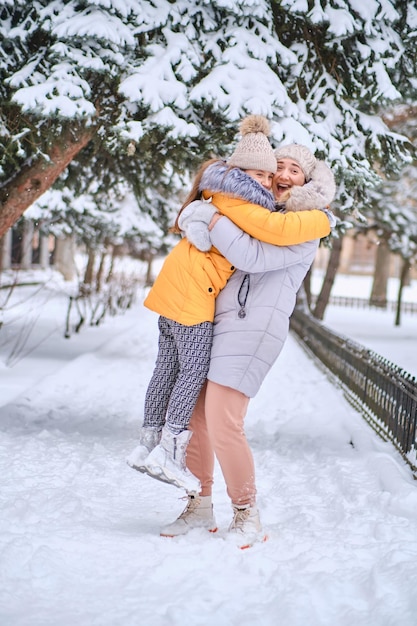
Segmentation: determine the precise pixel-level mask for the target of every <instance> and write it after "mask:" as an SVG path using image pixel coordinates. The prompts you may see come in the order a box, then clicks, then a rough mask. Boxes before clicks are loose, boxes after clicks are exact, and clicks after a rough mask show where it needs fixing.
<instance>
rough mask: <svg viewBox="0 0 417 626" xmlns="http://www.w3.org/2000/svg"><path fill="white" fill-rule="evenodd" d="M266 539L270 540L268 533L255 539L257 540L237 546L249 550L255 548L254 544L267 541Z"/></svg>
mask: <svg viewBox="0 0 417 626" xmlns="http://www.w3.org/2000/svg"><path fill="white" fill-rule="evenodd" d="M265 541H268V535H264V536H263V537H262V539H255V541H252V543H246V544H245V545H243V546H237V547H238V548H239V550H248V548H253V546H254V545H256V544H257V543H265Z"/></svg>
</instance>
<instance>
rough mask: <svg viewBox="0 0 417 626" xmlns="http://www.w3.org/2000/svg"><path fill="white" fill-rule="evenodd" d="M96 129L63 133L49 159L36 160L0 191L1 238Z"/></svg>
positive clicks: (49, 184)
mask: <svg viewBox="0 0 417 626" xmlns="http://www.w3.org/2000/svg"><path fill="white" fill-rule="evenodd" d="M94 133H95V128H94V127H93V126H91V127H90V128H83V129H82V130H80V132H74V130H73V129H71V128H70V129H68V130H66V131H64V133H63V134H62V135H61V137H60V138H59V139H57V140H56V143H55V144H54V145H53V146H52V147H51V150H50V151H49V154H48V156H49V159H48V160H47V159H45V158H44V157H39V158H38V159H37V160H36V161H35V162H33V163H31V164H30V165H25V166H23V167H22V169H20V170H19V171H18V172H17V174H16V175H15V176H14V177H13V178H12V179H11V180H9V181H8V182H7V183H6V184H5V185H4V186H3V187H2V188H1V189H0V237H2V236H3V235H4V234H5V233H6V231H7V230H8V229H9V228H10V227H11V226H13V224H14V223H15V222H16V221H17V220H18V219H19V217H20V216H21V215H22V214H23V213H24V212H25V211H26V209H27V208H28V207H30V206H31V205H32V204H33V203H34V202H35V200H37V199H38V198H39V197H40V196H41V195H42V194H43V193H45V191H47V189H49V187H51V185H52V184H53V183H54V182H55V180H56V179H57V178H58V176H59V175H60V174H61V173H62V172H63V171H64V170H65V168H66V167H67V165H68V164H69V163H70V162H71V161H72V160H73V158H74V157H75V156H76V155H77V154H78V152H80V150H82V148H84V147H85V146H86V145H87V144H88V143H89V141H90V140H91V138H92V137H93V136H94Z"/></svg>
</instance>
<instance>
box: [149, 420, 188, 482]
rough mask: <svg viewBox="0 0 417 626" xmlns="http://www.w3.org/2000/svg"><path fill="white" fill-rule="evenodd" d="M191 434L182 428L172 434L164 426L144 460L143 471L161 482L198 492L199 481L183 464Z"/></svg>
mask: <svg viewBox="0 0 417 626" xmlns="http://www.w3.org/2000/svg"><path fill="white" fill-rule="evenodd" d="M192 434H193V433H192V432H191V431H190V430H184V431H183V432H182V433H180V434H179V435H173V434H172V433H171V432H170V431H169V430H167V428H165V427H164V428H163V429H162V437H161V441H160V443H159V444H158V445H157V446H156V447H155V448H154V449H153V450H152V452H151V453H150V454H149V455H148V457H147V459H146V460H145V463H144V467H145V470H144V471H145V472H146V473H147V474H149V476H152V477H153V478H156V479H157V480H160V481H162V482H163V483H169V484H170V485H175V486H176V487H180V488H183V489H185V490H186V491H188V492H192V491H195V492H197V493H198V492H199V491H200V489H201V485H200V481H199V480H198V478H197V477H196V476H194V474H192V473H191V472H190V470H189V469H187V466H186V464H185V457H186V450H187V445H188V442H189V441H190V438H191V435H192Z"/></svg>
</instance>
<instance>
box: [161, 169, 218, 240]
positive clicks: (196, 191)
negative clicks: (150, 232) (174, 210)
mask: <svg viewBox="0 0 417 626" xmlns="http://www.w3.org/2000/svg"><path fill="white" fill-rule="evenodd" d="M223 162H224V161H222V160H221V159H209V160H208V161H205V162H204V163H203V164H202V165H201V166H200V168H199V170H198V171H197V174H196V175H195V178H194V182H193V186H192V187H191V190H190V192H189V194H188V196H187V197H186V199H185V200H184V203H183V205H182V207H181V208H180V210H179V212H178V215H177V217H176V220H175V224H174V226H172V228H170V229H169V230H170V232H171V233H176V234H179V233H181V230H180V228H179V227H178V218H179V216H180V215H181V211H182V210H183V209H185V207H186V206H188V205H189V204H190V202H193V201H194V200H199V199H200V196H201V191H200V182H201V179H202V177H203V174H204V172H205V171H206V169H207V168H208V167H209V166H210V165H213V163H223Z"/></svg>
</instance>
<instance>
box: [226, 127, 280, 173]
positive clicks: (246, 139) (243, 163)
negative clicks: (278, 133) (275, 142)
mask: <svg viewBox="0 0 417 626" xmlns="http://www.w3.org/2000/svg"><path fill="white" fill-rule="evenodd" d="M239 130H240V134H241V135H242V139H241V140H240V141H239V143H238V144H237V146H236V148H235V151H234V152H233V154H232V156H231V157H230V158H229V159H228V161H227V164H228V165H232V166H233V167H240V168H241V169H242V170H263V171H265V172H271V173H272V174H275V172H276V171H277V159H276V156H275V154H274V151H273V149H272V146H271V144H270V143H269V139H268V136H269V122H268V120H267V119H266V117H263V116H262V115H248V117H245V119H244V120H242V122H241V124H240V128H239Z"/></svg>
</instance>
